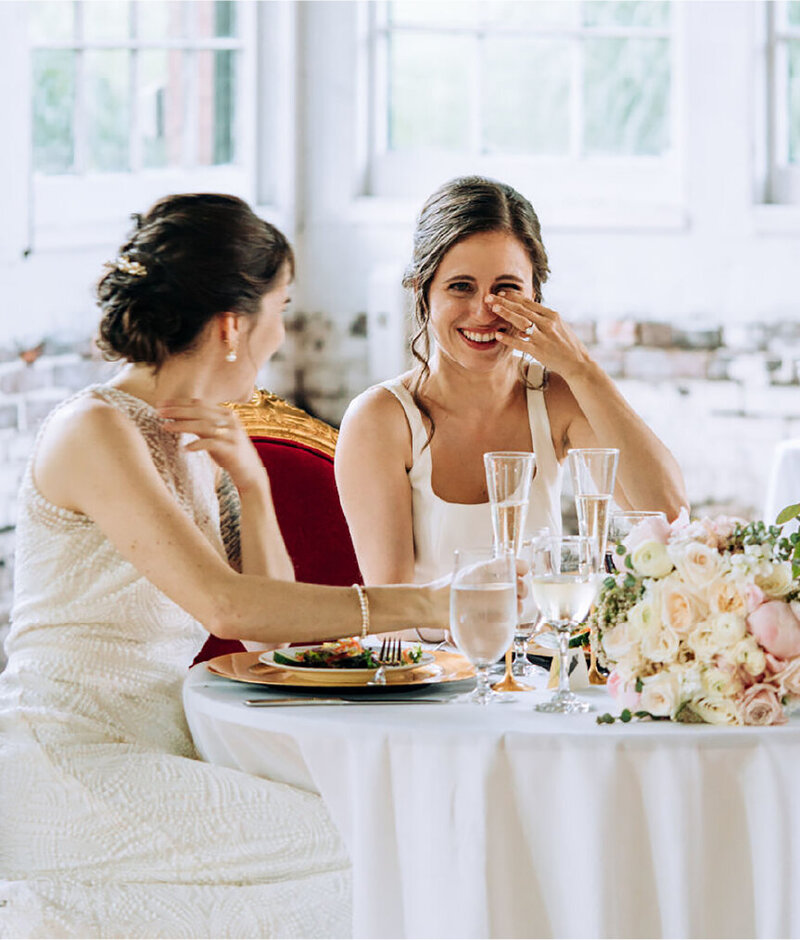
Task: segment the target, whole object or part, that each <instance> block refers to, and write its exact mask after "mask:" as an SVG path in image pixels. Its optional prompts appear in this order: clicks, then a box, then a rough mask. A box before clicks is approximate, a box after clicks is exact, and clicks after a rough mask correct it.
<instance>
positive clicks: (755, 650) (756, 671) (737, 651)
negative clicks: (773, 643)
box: [731, 635, 767, 676]
mask: <svg viewBox="0 0 800 940" xmlns="http://www.w3.org/2000/svg"><path fill="white" fill-rule="evenodd" d="M731 652H732V654H733V657H734V659H735V660H736V662H737V663H738V664H739V665H740V666H742V667H743V668H744V669H745V671H746V672H748V673H749V674H750V675H751V676H760V675H762V673H763V672H764V670H765V669H766V668H767V657H766V656H765V655H764V650H762V649H761V647H760V646H759V645H758V643H757V641H756V639H755V637H753V636H749V635H748V636H745V638H744V639H743V640H739V642H738V643H737V644H736V646H734V648H733V650H732V651H731Z"/></svg>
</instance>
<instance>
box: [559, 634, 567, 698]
mask: <svg viewBox="0 0 800 940" xmlns="http://www.w3.org/2000/svg"><path fill="white" fill-rule="evenodd" d="M558 691H559V693H560V694H564V693H566V692H569V624H566V625H559V628H558Z"/></svg>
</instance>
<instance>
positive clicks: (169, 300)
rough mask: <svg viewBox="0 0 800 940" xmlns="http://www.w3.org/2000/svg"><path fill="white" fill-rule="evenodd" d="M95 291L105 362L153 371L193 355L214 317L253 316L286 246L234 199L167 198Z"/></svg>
mask: <svg viewBox="0 0 800 940" xmlns="http://www.w3.org/2000/svg"><path fill="white" fill-rule="evenodd" d="M133 218H134V220H135V222H136V227H135V228H134V230H133V232H132V233H131V234H130V236H129V238H128V240H127V241H126V242H125V244H124V245H122V247H121V248H120V250H119V255H118V257H117V260H116V261H114V262H110V263H109V264H108V265H107V268H108V270H107V272H106V274H105V275H104V276H103V277H102V278H101V280H100V282H99V284H98V285H97V298H98V303H99V306H100V309H101V310H102V313H103V316H102V319H101V321H100V335H99V338H98V341H97V344H98V346H99V347H100V349H101V350H102V352H103V354H104V355H105V357H106V358H107V359H125V360H127V361H128V362H141V363H146V364H148V365H152V366H154V367H156V368H158V367H159V366H160V365H161V364H162V363H163V362H164V361H165V360H166V359H167V358H168V357H169V356H172V355H175V354H176V353H180V352H184V351H186V350H188V349H191V347H192V346H193V344H194V343H195V341H196V340H197V338H198V336H199V335H200V334H201V333H202V331H203V329H204V328H205V326H206V324H207V323H208V322H209V321H210V320H211V319H212V318H213V317H214V316H216V315H217V314H220V313H226V312H231V313H235V314H241V315H243V316H252V315H254V314H256V313H257V312H258V310H259V308H260V303H261V299H262V297H263V296H264V294H266V293H267V292H268V291H269V290H270V289H271V288H272V287H273V286H274V282H275V280H276V278H277V277H278V276H279V274H280V273H281V271H282V270H283V267H284V265H286V264H288V265H289V269H290V272H291V273H292V274H294V255H293V253H292V248H291V246H290V245H289V242H288V241H287V240H286V238H285V237H284V235H283V234H282V233H281V232H279V231H278V229H276V228H275V227H274V226H273V225H270V224H269V223H268V222H265V221H264V220H263V219H259V218H258V216H257V215H256V214H255V213H254V212H253V211H252V210H251V209H250V207H249V206H248V205H247V204H246V203H245V202H243V201H242V200H241V199H238V198H237V197H236V196H225V195H218V194H214V193H201V194H188V195H179V196H166V197H165V198H164V199H161V200H159V201H158V202H157V203H156V204H155V205H154V206H153V207H152V208H151V209H150V211H149V212H147V213H146V214H145V215H144V216H140V215H134V216H133Z"/></svg>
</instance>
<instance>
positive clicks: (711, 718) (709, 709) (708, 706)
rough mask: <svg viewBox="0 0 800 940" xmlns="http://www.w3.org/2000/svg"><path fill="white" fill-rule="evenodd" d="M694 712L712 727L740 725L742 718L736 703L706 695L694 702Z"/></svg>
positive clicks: (716, 696)
mask: <svg viewBox="0 0 800 940" xmlns="http://www.w3.org/2000/svg"><path fill="white" fill-rule="evenodd" d="M692 711H693V712H694V713H695V714H696V715H697V716H698V717H699V718H702V719H703V721H707V722H708V723H709V724H710V725H740V724H741V723H742V716H741V715H740V714H739V709H738V708H737V707H736V703H735V702H733V701H731V700H730V699H727V698H722V697H720V696H718V695H713V696H712V695H705V696H703V697H702V698H700V699H697V700H696V701H694V702H692Z"/></svg>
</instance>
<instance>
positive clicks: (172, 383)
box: [110, 358, 227, 405]
mask: <svg viewBox="0 0 800 940" xmlns="http://www.w3.org/2000/svg"><path fill="white" fill-rule="evenodd" d="M110 384H111V385H114V386H116V387H117V388H120V389H122V390H123V391H125V392H129V393H130V394H131V395H135V396H136V397H137V398H141V399H142V400H143V401H146V402H147V403H148V404H150V405H155V404H157V403H158V402H162V401H169V400H175V399H179V398H197V399H199V400H200V401H213V402H217V401H223V400H225V398H226V397H227V396H226V395H225V394H224V393H223V392H222V390H221V389H220V388H219V387H218V386H219V382H218V380H216V377H215V376H213V375H212V374H211V373H210V371H209V370H205V369H203V368H202V367H198V363H197V362H191V361H189V360H187V361H182V360H180V359H178V358H174V359H171V360H169V361H167V362H165V363H164V364H163V365H162V366H161V368H159V369H158V370H155V369H153V368H152V367H151V366H148V365H143V364H141V363H129V364H128V365H126V366H124V367H123V368H122V370H121V371H120V372H118V373H117V375H116V376H114V378H113V379H112V380H111V382H110Z"/></svg>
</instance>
